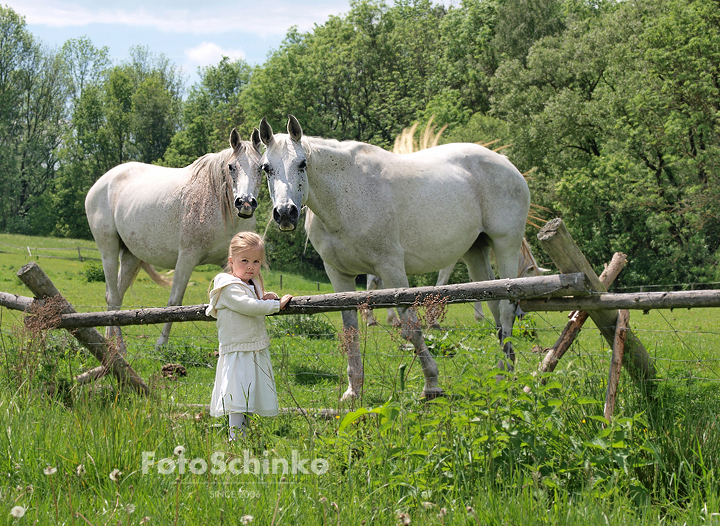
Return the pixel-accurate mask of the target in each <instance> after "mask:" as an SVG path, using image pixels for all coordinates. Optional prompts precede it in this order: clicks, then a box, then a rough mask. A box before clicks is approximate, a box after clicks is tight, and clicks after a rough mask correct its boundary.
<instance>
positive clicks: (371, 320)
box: [358, 274, 382, 327]
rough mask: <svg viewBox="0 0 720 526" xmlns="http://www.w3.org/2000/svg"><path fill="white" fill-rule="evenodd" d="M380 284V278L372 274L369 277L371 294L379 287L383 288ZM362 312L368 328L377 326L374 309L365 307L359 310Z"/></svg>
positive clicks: (368, 287)
mask: <svg viewBox="0 0 720 526" xmlns="http://www.w3.org/2000/svg"><path fill="white" fill-rule="evenodd" d="M379 282H380V278H378V277H377V276H373V275H372V274H368V275H367V291H368V292H370V291H372V290H376V289H378V288H379V287H382V284H381V282H380V283H379ZM358 310H359V311H360V315H361V316H362V317H363V319H364V320H365V323H367V326H368V327H372V326H373V325H377V324H378V321H377V319H375V315H374V314H373V311H372V309H370V308H367V307H364V308H361V309H358Z"/></svg>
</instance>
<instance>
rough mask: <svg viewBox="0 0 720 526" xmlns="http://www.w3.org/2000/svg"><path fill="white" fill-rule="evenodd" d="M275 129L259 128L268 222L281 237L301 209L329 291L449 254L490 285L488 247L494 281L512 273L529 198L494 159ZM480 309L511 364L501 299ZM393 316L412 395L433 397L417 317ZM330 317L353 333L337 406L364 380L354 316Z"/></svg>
mask: <svg viewBox="0 0 720 526" xmlns="http://www.w3.org/2000/svg"><path fill="white" fill-rule="evenodd" d="M287 131H288V133H287V134H282V133H280V134H274V133H273V131H272V128H271V126H270V125H269V124H268V122H267V120H266V119H263V120H262V122H261V123H260V138H261V140H262V142H263V143H264V144H265V145H266V147H267V148H266V150H265V153H264V154H263V158H262V167H263V169H264V170H265V173H266V174H267V178H268V187H269V190H270V196H271V198H272V201H273V218H274V220H275V222H276V223H277V224H278V226H279V228H280V230H282V231H292V230H294V229H295V227H296V226H297V222H298V219H299V217H300V209H301V207H302V206H303V205H307V207H308V208H309V209H310V210H312V212H313V213H314V218H313V220H312V222H311V224H310V225H309V230H308V236H309V239H310V241H311V242H312V244H313V246H314V247H315V249H316V250H317V252H318V254H320V256H321V257H322V259H323V262H324V264H325V270H326V272H327V274H328V277H329V278H330V281H331V283H332V285H333V288H334V290H335V291H336V292H344V291H353V290H355V277H356V276H357V275H359V274H374V275H376V276H379V277H380V278H381V279H382V280H383V283H384V284H385V286H386V287H388V288H395V287H407V286H408V279H407V275H408V274H424V273H427V272H432V271H438V270H440V269H442V268H445V267H446V266H448V265H450V264H451V263H454V262H456V261H457V260H458V259H462V260H463V262H464V263H465V264H466V265H467V266H468V271H469V274H470V278H471V279H472V280H473V281H484V280H488V279H493V277H494V273H493V269H492V267H491V265H490V257H489V255H490V249H491V248H492V249H493V251H494V253H495V259H496V261H497V268H498V273H499V275H500V277H501V278H515V277H517V274H518V259H519V256H520V246H521V244H522V239H523V235H524V233H525V220H526V218H527V215H528V210H529V207H530V191H529V190H528V186H527V183H526V182H525V179H524V178H523V176H522V175H521V174H520V172H519V171H518V170H517V169H516V168H515V167H514V166H513V165H512V164H511V163H510V161H508V160H507V158H506V157H505V156H503V155H500V154H498V153H495V152H493V151H491V150H488V149H487V148H484V147H482V146H479V145H475V144H446V145H443V146H438V147H435V148H431V149H427V150H421V151H419V152H415V153H412V154H404V155H397V154H393V153H390V152H388V151H386V150H383V149H382V148H379V147H376V146H372V145H370V144H365V143H361V142H354V141H346V142H339V141H336V140H333V139H322V138H318V137H306V136H303V131H302V128H301V126H300V123H299V122H298V121H297V119H295V117H293V116H290V119H289V122H288V126H287ZM379 231H382V232H384V233H385V235H383V236H378V235H377V232H379ZM498 304H499V305H498ZM491 309H492V310H493V315H494V316H495V319H496V323H497V325H498V327H499V328H500V330H499V335H500V341H501V342H502V343H504V347H503V349H504V351H505V356H506V359H507V361H508V363H505V362H504V361H503V360H501V363H500V366H501V367H512V363H513V362H514V359H515V356H514V351H513V349H512V345H511V343H510V342H509V341H507V342H506V341H505V340H506V338H507V337H509V336H510V335H511V334H512V326H513V321H514V318H515V309H514V307H513V305H511V304H510V302H508V301H507V300H503V301H500V302H497V303H496V304H494V305H493V306H492V307H491ZM399 311H400V313H401V316H402V317H403V324H402V325H403V336H404V337H406V338H407V339H409V340H410V341H411V342H412V343H413V345H414V347H415V352H416V353H417V355H418V357H419V359H420V363H421V366H422V369H423V374H424V376H425V386H424V389H423V394H424V395H425V396H427V397H433V396H437V395H439V394H441V393H442V389H441V388H440V387H439V386H438V385H437V379H438V368H437V364H436V363H435V360H434V359H433V358H432V356H431V355H430V353H429V351H428V349H427V347H426V345H425V342H424V340H423V335H422V332H421V331H420V329H419V325H418V323H417V317H416V315H415V313H414V312H413V310H412V309H404V308H401V309H399ZM342 318H343V325H344V327H345V329H346V330H353V329H354V331H353V340H352V342H351V344H350V346H349V349H348V379H349V386H348V389H347V391H346V392H345V393H344V395H343V399H348V398H353V397H357V396H358V395H359V392H360V389H361V388H362V383H363V378H364V376H363V366H362V361H361V357H360V352H359V340H358V332H357V328H358V319H357V311H356V310H352V311H344V312H343V313H342Z"/></svg>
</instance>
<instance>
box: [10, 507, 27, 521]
mask: <svg viewBox="0 0 720 526" xmlns="http://www.w3.org/2000/svg"><path fill="white" fill-rule="evenodd" d="M10 515H12V516H13V517H15V518H16V519H21V518H22V516H23V515H25V508H23V507H22V506H15V507H14V508H13V509H11V510H10Z"/></svg>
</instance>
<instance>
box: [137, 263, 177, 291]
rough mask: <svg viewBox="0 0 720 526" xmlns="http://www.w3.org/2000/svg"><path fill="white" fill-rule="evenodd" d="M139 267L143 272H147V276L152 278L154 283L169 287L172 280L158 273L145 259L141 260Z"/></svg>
mask: <svg viewBox="0 0 720 526" xmlns="http://www.w3.org/2000/svg"><path fill="white" fill-rule="evenodd" d="M140 267H141V268H142V269H143V270H144V271H145V272H147V274H148V276H150V279H152V280H153V281H154V282H155V283H157V284H158V285H160V286H161V287H169V286H171V285H172V280H169V279H167V278H166V277H165V276H163V275H162V274H160V273H159V272H158V271H157V270H155V267H153V266H152V265H151V264H150V263H148V262H147V261H143V262H141V263H140Z"/></svg>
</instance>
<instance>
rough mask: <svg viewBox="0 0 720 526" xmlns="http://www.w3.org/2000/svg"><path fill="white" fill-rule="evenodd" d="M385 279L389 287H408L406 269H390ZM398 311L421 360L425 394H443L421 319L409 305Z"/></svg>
mask: <svg viewBox="0 0 720 526" xmlns="http://www.w3.org/2000/svg"><path fill="white" fill-rule="evenodd" d="M382 278H383V281H384V282H385V283H386V284H387V285H388V287H389V288H397V287H407V286H408V279H407V276H406V275H405V274H404V271H402V272H397V271H393V270H390V271H388V272H387V273H385V274H382ZM397 310H398V313H399V314H400V320H401V327H402V330H401V332H400V334H401V336H402V337H403V338H405V339H406V340H408V341H409V342H411V343H412V344H413V347H415V355H416V356H417V357H418V359H419V360H420V367H421V368H422V372H423V376H424V377H425V386H424V387H423V392H422V394H423V396H424V397H425V398H427V399H432V398H436V397H438V396H442V395H443V394H444V393H443V390H442V388H440V387H438V376H439V375H440V371H439V370H438V366H437V363H436V362H435V359H434V358H433V357H432V355H431V354H430V351H429V350H428V348H427V345H425V338H424V337H423V333H422V330H421V328H420V320H418V317H417V314H416V313H415V310H414V309H412V308H407V307H398V309H397Z"/></svg>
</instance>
